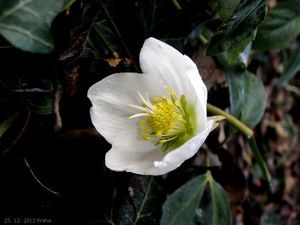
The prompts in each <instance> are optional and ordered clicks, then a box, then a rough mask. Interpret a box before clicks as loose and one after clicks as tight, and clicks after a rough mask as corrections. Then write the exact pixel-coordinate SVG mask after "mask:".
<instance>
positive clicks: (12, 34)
mask: <svg viewBox="0 0 300 225" xmlns="http://www.w3.org/2000/svg"><path fill="white" fill-rule="evenodd" d="M64 3H65V1H64V0H55V1H53V0H4V1H3V0H2V1H1V3H0V34H1V35H3V36H4V37H5V38H6V39H7V40H8V41H9V42H10V43H11V44H13V45H14V46H15V47H17V48H20V49H22V50H24V51H30V52H34V53H49V52H50V51H51V50H52V49H53V40H52V37H51V33H50V29H51V23H52V20H53V19H54V18H55V16H56V15H57V14H58V13H59V12H60V11H61V10H62V8H63V6H64Z"/></svg>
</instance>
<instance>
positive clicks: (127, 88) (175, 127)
mask: <svg viewBox="0 0 300 225" xmlns="http://www.w3.org/2000/svg"><path fill="white" fill-rule="evenodd" d="M140 66H141V69H142V71H143V73H142V74H139V73H117V74H112V75H110V76H108V77H106V78H104V79H103V80H101V81H99V82H98V83H96V84H94V85H93V86H91V87H90V89H89V91H88V97H89V98H90V100H91V102H92V104H93V106H92V108H91V119H92V122H93V124H94V126H95V128H96V129H97V130H98V132H99V133H100V134H101V135H102V136H103V137H104V138H105V139H106V140H107V141H108V142H109V143H111V145H112V148H111V149H110V151H109V152H108V153H107V154H106V156H105V164H106V166H107V167H108V168H110V169H111V170H115V171H128V172H133V173H137V174H144V175H162V174H165V173H167V172H169V171H172V170H174V169H176V168H177V167H179V166H180V165H181V164H182V163H183V162H184V161H185V160H187V159H189V158H191V157H192V156H193V155H195V153H196V152H197V151H198V149H199V148H200V146H201V145H202V144H203V142H204V141H205V139H206V137H207V136H208V134H209V132H210V131H211V130H212V129H213V127H214V119H213V118H209V117H207V115H206V103H207V89H206V86H205V84H204V83H203V81H202V79H201V77H200V74H199V72H198V70H197V67H196V65H195V64H194V63H193V61H192V60H191V59H190V58H189V57H187V56H186V55H182V54H181V53H180V52H178V51H177V50H175V49H174V48H173V47H171V46H169V45H167V44H165V43H163V42H161V41H159V40H157V39H155V38H149V39H147V40H146V41H145V43H144V45H143V47H142V50H141V53H140Z"/></svg>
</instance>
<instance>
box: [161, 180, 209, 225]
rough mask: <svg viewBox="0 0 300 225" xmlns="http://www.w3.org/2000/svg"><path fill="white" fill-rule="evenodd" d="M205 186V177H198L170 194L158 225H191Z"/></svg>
mask: <svg viewBox="0 0 300 225" xmlns="http://www.w3.org/2000/svg"><path fill="white" fill-rule="evenodd" d="M206 184H207V176H206V175H200V176H198V177H196V178H194V179H192V180H191V181H189V182H188V183H186V184H185V185H183V186H182V187H180V188H179V189H177V190H176V191H175V192H174V193H173V194H171V195H170V196H169V197H168V198H167V200H166V202H165V203H164V205H163V214H162V218H161V221H160V225H182V224H186V225H189V224H192V223H193V218H194V215H195V210H196V209H197V208H198V205H199V203H200V200H201V198H202V195H203V192H204V190H205V187H206Z"/></svg>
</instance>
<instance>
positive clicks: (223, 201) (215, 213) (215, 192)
mask: <svg viewBox="0 0 300 225" xmlns="http://www.w3.org/2000/svg"><path fill="white" fill-rule="evenodd" d="M207 176H208V178H209V179H208V181H209V187H210V190H211V199H212V218H211V221H212V222H211V224H217V225H230V224H232V221H231V215H230V207H229V201H228V199H227V196H226V193H225V191H224V189H223V188H222V186H221V185H220V184H218V183H217V182H216V181H215V180H214V179H213V177H212V176H211V173H208V175H207Z"/></svg>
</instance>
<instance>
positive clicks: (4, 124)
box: [0, 106, 20, 138]
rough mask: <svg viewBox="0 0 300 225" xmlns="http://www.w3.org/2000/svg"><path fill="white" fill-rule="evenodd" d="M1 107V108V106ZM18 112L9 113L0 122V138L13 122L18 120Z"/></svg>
mask: <svg viewBox="0 0 300 225" xmlns="http://www.w3.org/2000/svg"><path fill="white" fill-rule="evenodd" d="M2 107H3V106H2ZM19 114H20V113H19V112H14V113H11V114H10V115H8V116H6V118H4V120H2V121H0V138H1V137H2V135H3V134H4V133H5V132H6V131H7V130H8V129H9V128H10V127H11V125H12V124H13V122H14V121H15V120H16V119H17V118H18V116H19Z"/></svg>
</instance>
